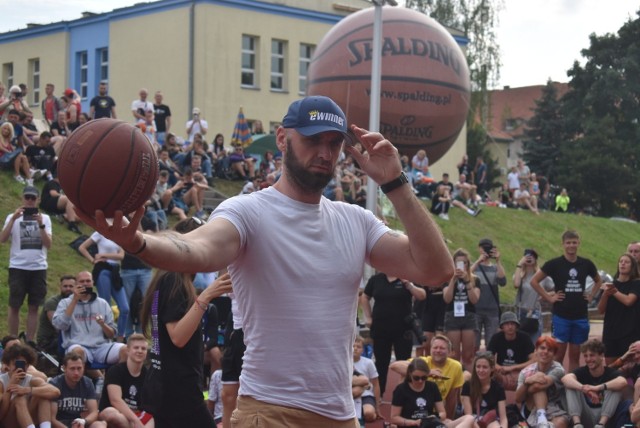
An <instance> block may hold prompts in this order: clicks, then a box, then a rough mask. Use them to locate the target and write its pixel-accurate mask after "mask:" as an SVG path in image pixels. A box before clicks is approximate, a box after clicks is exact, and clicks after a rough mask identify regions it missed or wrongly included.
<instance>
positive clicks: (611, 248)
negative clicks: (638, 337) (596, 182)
mask: <svg viewBox="0 0 640 428" xmlns="http://www.w3.org/2000/svg"><path fill="white" fill-rule="evenodd" d="M241 188H242V182H239V181H235V182H227V181H224V180H217V181H216V190H218V191H220V192H222V193H224V194H226V195H236V194H238V193H239V192H240V189H241ZM0 189H2V190H1V191H0V192H1V195H2V197H0V216H1V217H2V220H3V224H4V219H5V218H6V216H7V215H8V214H9V213H12V212H13V211H14V210H15V209H16V208H17V207H18V206H19V205H20V200H21V191H22V186H21V185H19V184H18V183H16V182H15V181H14V180H13V178H12V177H11V175H10V174H7V173H4V174H0ZM450 218H451V220H450V221H443V220H441V219H439V218H437V219H436V221H437V222H438V224H439V225H440V227H441V229H442V232H443V234H444V237H445V239H446V241H447V245H448V246H449V249H450V250H455V249H456V248H459V247H462V248H466V249H467V250H469V251H470V252H471V254H472V257H477V255H478V253H477V243H478V240H480V239H481V238H484V237H489V238H491V239H492V240H493V242H494V244H495V245H497V246H498V248H499V249H500V252H501V254H502V263H503V265H504V267H505V269H506V271H507V278H508V283H507V286H506V287H504V288H502V289H501V290H500V293H501V300H502V302H503V303H510V302H512V301H513V299H514V295H515V290H514V288H513V284H512V281H511V275H512V274H513V271H514V268H515V265H516V263H517V262H518V260H519V259H520V257H521V256H522V251H523V249H524V248H535V249H536V250H537V251H538V253H539V254H540V257H541V260H542V261H544V260H548V259H549V258H552V257H556V256H557V255H559V254H561V252H562V248H561V242H560V235H561V234H562V232H563V231H564V230H566V229H575V230H577V231H578V232H579V233H580V234H581V236H582V246H581V248H580V254H581V255H583V256H585V257H588V258H590V259H592V260H593V261H594V262H595V263H596V266H597V267H598V269H604V270H606V271H608V272H609V273H612V274H613V273H614V272H615V269H616V263H617V260H618V257H619V256H620V254H622V253H623V252H624V251H625V249H626V246H627V244H628V243H629V242H630V241H632V240H637V239H638V238H639V237H640V225H638V224H631V223H626V222H620V221H612V220H608V219H604V218H596V217H587V216H579V215H574V214H556V213H548V212H543V213H542V214H541V215H540V216H536V215H534V214H532V213H531V212H529V211H520V210H511V209H500V208H495V207H485V208H484V209H483V211H482V213H481V214H480V215H479V216H478V217H475V218H474V217H471V216H469V215H468V214H466V213H464V212H462V211H461V210H459V209H456V208H453V209H452V210H451V212H450ZM391 223H392V224H391V225H392V227H396V228H401V227H400V225H399V224H398V222H396V221H395V220H393V219H392V221H391ZM81 229H82V231H83V232H84V233H85V234H86V235H89V234H90V233H91V230H90V229H89V228H88V227H87V226H81ZM76 237H77V235H76V234H74V233H72V232H70V231H68V230H67V229H66V227H65V226H64V225H61V224H60V223H58V222H57V221H55V220H53V246H52V248H51V250H50V251H49V271H48V285H49V295H53V294H55V293H57V290H58V288H57V286H58V278H59V277H60V275H62V274H65V273H76V272H78V271H80V270H83V269H91V266H90V264H89V263H88V262H87V261H86V260H85V259H84V258H83V257H81V256H80V255H79V254H78V253H76V252H75V251H74V250H72V249H71V248H70V247H69V243H70V242H72V241H73V240H74V239H75V238H76ZM8 263H9V243H8V242H7V243H5V244H3V245H0V267H2V268H3V269H0V302H4V303H3V304H0V336H2V335H4V334H5V332H6V331H7V302H8V295H9V290H8V284H7V274H8V270H7V268H8ZM25 306H26V305H25ZM24 309H25V307H23V310H24ZM25 317H26V315H24V313H23V316H22V317H21V326H20V330H21V331H22V330H24V319H25Z"/></svg>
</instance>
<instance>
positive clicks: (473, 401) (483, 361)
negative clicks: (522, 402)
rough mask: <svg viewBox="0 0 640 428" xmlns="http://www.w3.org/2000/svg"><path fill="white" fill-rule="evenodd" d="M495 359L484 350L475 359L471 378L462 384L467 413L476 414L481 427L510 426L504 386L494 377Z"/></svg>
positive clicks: (463, 402)
mask: <svg viewBox="0 0 640 428" xmlns="http://www.w3.org/2000/svg"><path fill="white" fill-rule="evenodd" d="M494 371H495V360H494V358H493V354H491V352H483V353H480V354H478V355H477V356H476V358H475V359H474V360H473V370H472V372H471V380H469V381H467V382H465V383H464V385H463V386H462V393H461V400H462V407H463V408H464V414H465V415H474V418H475V421H476V426H479V427H480V428H500V427H508V426H509V422H508V421H507V404H506V396H505V393H504V388H503V387H502V385H500V384H499V383H498V382H497V381H496V380H495V379H494V378H493V373H494Z"/></svg>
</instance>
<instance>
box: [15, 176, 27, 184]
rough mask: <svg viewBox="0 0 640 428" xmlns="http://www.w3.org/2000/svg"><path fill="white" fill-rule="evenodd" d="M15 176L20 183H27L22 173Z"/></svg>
mask: <svg viewBox="0 0 640 428" xmlns="http://www.w3.org/2000/svg"><path fill="white" fill-rule="evenodd" d="M14 178H15V179H16V181H17V182H18V183H20V184H26V181H24V178H22V176H20V175H16V176H15V177H14Z"/></svg>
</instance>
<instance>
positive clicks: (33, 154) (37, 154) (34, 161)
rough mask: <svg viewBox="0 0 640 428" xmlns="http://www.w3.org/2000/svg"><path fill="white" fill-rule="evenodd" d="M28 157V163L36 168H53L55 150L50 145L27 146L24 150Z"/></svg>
mask: <svg viewBox="0 0 640 428" xmlns="http://www.w3.org/2000/svg"><path fill="white" fill-rule="evenodd" d="M25 154H26V156H27V158H28V159H29V164H31V166H32V167H33V168H36V169H48V170H49V171H51V170H52V169H53V162H54V160H55V157H56V151H55V150H54V149H53V147H51V146H46V147H40V146H36V145H33V146H29V147H27V150H26V152H25Z"/></svg>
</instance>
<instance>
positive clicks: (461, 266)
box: [456, 260, 464, 270]
mask: <svg viewBox="0 0 640 428" xmlns="http://www.w3.org/2000/svg"><path fill="white" fill-rule="evenodd" d="M456 269H458V270H464V262H463V261H462V260H458V261H457V262H456Z"/></svg>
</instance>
